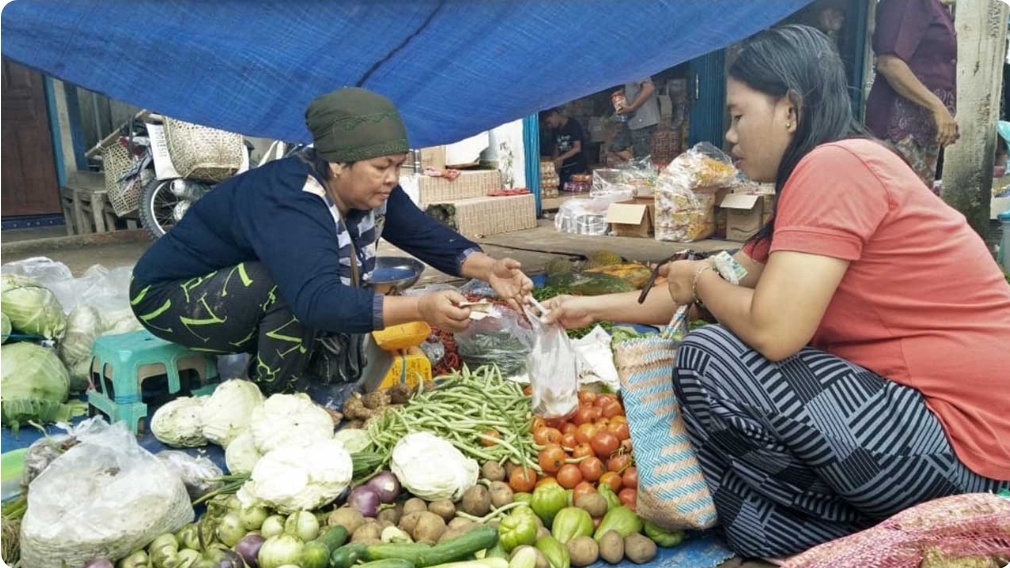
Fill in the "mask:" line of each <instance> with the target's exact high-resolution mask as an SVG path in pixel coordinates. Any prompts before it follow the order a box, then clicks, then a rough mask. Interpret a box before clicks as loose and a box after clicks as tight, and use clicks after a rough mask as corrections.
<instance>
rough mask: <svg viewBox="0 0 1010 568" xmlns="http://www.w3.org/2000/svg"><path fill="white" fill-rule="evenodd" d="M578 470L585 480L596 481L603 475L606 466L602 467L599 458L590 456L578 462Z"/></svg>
mask: <svg viewBox="0 0 1010 568" xmlns="http://www.w3.org/2000/svg"><path fill="white" fill-rule="evenodd" d="M579 471H580V472H582V478H583V479H585V480H586V481H596V480H597V479H599V478H600V476H601V475H603V472H604V471H606V468H604V467H603V462H602V461H600V458H598V457H596V456H592V457H588V458H586V459H584V460H582V461H581V462H579Z"/></svg>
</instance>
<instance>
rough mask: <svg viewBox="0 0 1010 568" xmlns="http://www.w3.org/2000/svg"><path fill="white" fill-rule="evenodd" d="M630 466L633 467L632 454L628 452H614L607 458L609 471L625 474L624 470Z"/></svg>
mask: <svg viewBox="0 0 1010 568" xmlns="http://www.w3.org/2000/svg"><path fill="white" fill-rule="evenodd" d="M629 467H631V456H630V455H628V454H614V455H613V456H611V457H610V459H609V460H607V471H615V472H617V473H619V474H623V473H624V470H626V469H628V468H629Z"/></svg>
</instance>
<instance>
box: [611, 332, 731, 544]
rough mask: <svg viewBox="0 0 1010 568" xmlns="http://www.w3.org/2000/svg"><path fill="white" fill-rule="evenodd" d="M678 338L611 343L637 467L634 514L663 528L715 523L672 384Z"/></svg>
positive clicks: (703, 525)
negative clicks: (636, 498) (636, 496)
mask: <svg viewBox="0 0 1010 568" xmlns="http://www.w3.org/2000/svg"><path fill="white" fill-rule="evenodd" d="M679 343H680V341H679V340H678V339H677V337H676V336H674V338H667V337H666V335H665V334H664V335H660V336H656V337H645V338H639V339H631V340H628V341H623V342H619V343H616V344H615V345H614V363H615V364H616V366H617V374H618V376H619V377H620V379H621V396H622V397H624V407H625V413H626V415H627V417H628V427H629V429H630V430H631V442H632V447H634V449H635V465H636V467H637V468H638V501H637V503H636V510H637V512H638V516H639V517H641V518H643V519H645V520H648V521H652V522H653V523H656V524H657V525H660V526H662V527H665V528H668V529H699V530H700V529H707V528H710V527H712V526H713V525H715V523H716V512H715V503H713V502H712V495H711V494H710V493H709V490H708V485H707V484H706V483H705V477H704V475H703V474H702V471H701V465H700V464H699V463H698V457H697V456H696V455H695V452H694V447H693V446H692V445H691V440H690V438H689V436H688V434H687V427H686V426H685V425H684V416H683V414H681V411H680V403H679V402H678V401H677V394H676V392H674V390H673V366H674V362H675V359H676V356H677V346H678V345H679Z"/></svg>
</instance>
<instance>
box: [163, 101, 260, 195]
mask: <svg viewBox="0 0 1010 568" xmlns="http://www.w3.org/2000/svg"><path fill="white" fill-rule="evenodd" d="M165 141H166V143H167V145H168V152H169V154H170V155H171V156H172V165H173V166H175V169H176V171H177V172H179V175H181V176H182V177H184V178H189V179H195V180H201V181H207V182H211V183H217V182H219V181H224V180H225V179H228V178H229V177H231V176H233V175H235V173H236V172H238V170H239V168H241V167H242V156H243V153H244V152H245V144H244V143H243V141H242V135H241V134H234V133H231V132H226V131H224V130H218V129H216V128H208V127H206V126H200V125H198V124H191V123H189V122H183V121H181V120H176V119H174V118H168V117H166V118H165Z"/></svg>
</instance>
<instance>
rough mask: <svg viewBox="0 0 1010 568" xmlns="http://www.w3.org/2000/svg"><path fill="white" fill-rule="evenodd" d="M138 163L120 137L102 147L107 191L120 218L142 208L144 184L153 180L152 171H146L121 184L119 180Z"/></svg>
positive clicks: (113, 208)
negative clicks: (141, 198)
mask: <svg viewBox="0 0 1010 568" xmlns="http://www.w3.org/2000/svg"><path fill="white" fill-rule="evenodd" d="M136 163H137V158H136V157H135V156H133V155H132V154H130V151H129V150H127V149H126V147H125V146H123V144H121V143H120V141H119V138H118V137H117V138H116V139H114V140H113V141H111V142H110V143H108V144H106V145H105V146H103V147H102V167H103V168H104V170H105V191H106V193H107V194H108V196H109V202H110V203H111V204H112V210H113V212H115V214H116V215H117V216H119V217H122V216H123V215H126V214H128V213H132V212H134V211H136V210H137V208H138V207H139V206H140V197H141V195H142V194H143V193H144V184H145V183H146V182H147V181H150V180H151V179H152V178H153V175H152V174H151V172H150V170H149V169H144V170H142V171H141V172H140V175H139V176H136V177H134V178H132V179H130V180H128V181H124V182H120V181H119V178H121V177H123V174H125V173H126V172H127V171H129V170H130V168H132V167H134V165H136Z"/></svg>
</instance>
